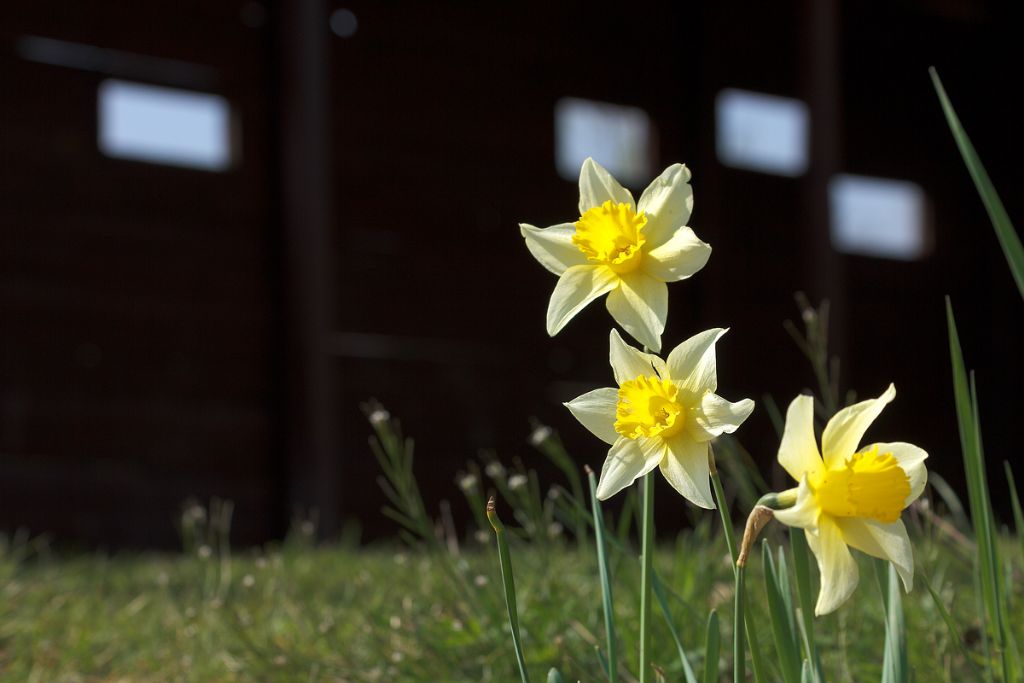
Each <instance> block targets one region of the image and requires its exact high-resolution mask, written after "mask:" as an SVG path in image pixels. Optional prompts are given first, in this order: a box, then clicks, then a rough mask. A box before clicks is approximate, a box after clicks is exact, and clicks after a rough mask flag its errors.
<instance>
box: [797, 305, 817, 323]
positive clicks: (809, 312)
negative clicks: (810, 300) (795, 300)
mask: <svg viewBox="0 0 1024 683" xmlns="http://www.w3.org/2000/svg"><path fill="white" fill-rule="evenodd" d="M800 317H801V318H803V319H804V322H805V323H812V322H814V321H815V319H817V317H818V312H817V311H816V310H814V309H813V308H811V307H810V306H808V307H807V308H805V309H803V310H802V311H800Z"/></svg>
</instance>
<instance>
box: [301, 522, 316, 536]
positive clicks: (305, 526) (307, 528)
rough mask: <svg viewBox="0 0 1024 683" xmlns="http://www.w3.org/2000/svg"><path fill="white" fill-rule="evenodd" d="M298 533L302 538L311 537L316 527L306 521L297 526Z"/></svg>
mask: <svg viewBox="0 0 1024 683" xmlns="http://www.w3.org/2000/svg"><path fill="white" fill-rule="evenodd" d="M299 531H300V532H301V533H302V535H303V536H312V535H313V534H314V533H315V532H316V526H315V525H314V524H313V522H311V521H309V520H308V519H307V520H306V521H305V522H303V523H302V524H300V525H299Z"/></svg>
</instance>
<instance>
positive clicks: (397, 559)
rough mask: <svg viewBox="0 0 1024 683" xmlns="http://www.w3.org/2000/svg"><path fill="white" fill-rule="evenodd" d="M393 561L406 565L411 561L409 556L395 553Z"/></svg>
mask: <svg viewBox="0 0 1024 683" xmlns="http://www.w3.org/2000/svg"><path fill="white" fill-rule="evenodd" d="M392 559H393V560H394V562H395V564H405V563H406V562H408V561H409V556H408V555H406V554H405V553H395V556H394V557H393V558H392Z"/></svg>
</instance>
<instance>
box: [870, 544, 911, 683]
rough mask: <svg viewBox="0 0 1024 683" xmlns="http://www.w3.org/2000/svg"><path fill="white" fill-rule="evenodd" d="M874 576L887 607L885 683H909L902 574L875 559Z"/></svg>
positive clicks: (884, 654) (883, 666)
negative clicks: (901, 585)
mask: <svg viewBox="0 0 1024 683" xmlns="http://www.w3.org/2000/svg"><path fill="white" fill-rule="evenodd" d="M873 564H874V567H875V577H876V578H877V579H878V586H879V588H880V589H881V592H882V604H883V605H884V607H885V649H884V650H883V655H882V683H908V680H909V676H910V670H909V666H908V663H907V629H906V622H905V621H904V617H903V596H902V595H901V594H900V590H901V589H900V583H899V576H898V575H897V574H896V569H895V568H894V567H893V566H892V564H890V563H888V562H885V561H884V560H874V561H873Z"/></svg>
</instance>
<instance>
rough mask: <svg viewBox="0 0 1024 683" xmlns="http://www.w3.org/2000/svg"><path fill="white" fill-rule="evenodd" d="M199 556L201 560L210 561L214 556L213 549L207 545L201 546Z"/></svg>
mask: <svg viewBox="0 0 1024 683" xmlns="http://www.w3.org/2000/svg"><path fill="white" fill-rule="evenodd" d="M197 554H198V555H199V559H200V560H208V559H210V556H211V555H213V548H211V547H210V546H208V545H206V544H203V545H201V546H199V550H198V551H197Z"/></svg>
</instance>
